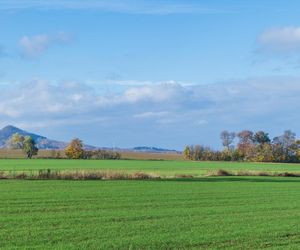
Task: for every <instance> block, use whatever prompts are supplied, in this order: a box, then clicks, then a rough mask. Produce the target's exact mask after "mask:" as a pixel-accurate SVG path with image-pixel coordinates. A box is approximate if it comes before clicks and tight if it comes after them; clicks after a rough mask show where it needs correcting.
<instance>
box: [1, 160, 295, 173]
mask: <svg viewBox="0 0 300 250" xmlns="http://www.w3.org/2000/svg"><path fill="white" fill-rule="evenodd" d="M39 169H53V170H95V169H96V170H115V171H128V172H135V171H143V172H146V173H154V174H158V175H161V176H167V177H168V176H174V175H176V174H192V175H194V176H202V175H205V174H206V173H207V172H208V171H210V170H218V169H225V170H231V171H239V170H250V171H269V172H300V164H285V163H248V162H192V161H145V160H55V159H32V160H27V159H0V171H31V170H39Z"/></svg>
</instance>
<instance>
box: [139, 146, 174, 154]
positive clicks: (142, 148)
mask: <svg viewBox="0 0 300 250" xmlns="http://www.w3.org/2000/svg"><path fill="white" fill-rule="evenodd" d="M133 151H137V152H151V153H179V152H178V151H176V150H173V149H165V148H156V147H146V146H140V147H135V148H133Z"/></svg>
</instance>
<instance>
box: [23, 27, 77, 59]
mask: <svg viewBox="0 0 300 250" xmlns="http://www.w3.org/2000/svg"><path fill="white" fill-rule="evenodd" d="M70 40H71V36H70V35H69V34H67V33H64V32H60V33H56V34H39V35H35V36H26V35H25V36H23V37H21V39H20V41H19V48H20V50H21V54H22V55H23V56H25V57H27V58H36V57H38V56H40V55H41V54H42V53H44V52H45V51H46V50H48V49H49V47H51V46H54V45H57V44H66V43H68V42H69V41H70Z"/></svg>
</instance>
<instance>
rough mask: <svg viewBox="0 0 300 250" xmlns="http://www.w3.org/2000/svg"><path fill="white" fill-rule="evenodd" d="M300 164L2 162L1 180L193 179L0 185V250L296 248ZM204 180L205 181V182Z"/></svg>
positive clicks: (2, 182)
mask: <svg viewBox="0 0 300 250" xmlns="http://www.w3.org/2000/svg"><path fill="white" fill-rule="evenodd" d="M221 168H222V169H226V170H230V171H238V170H251V171H269V172H272V171H273V172H286V171H288V172H300V164H267V163H264V164H262V163H237V162H191V161H142V160H119V161H113V160H110V161H109V160H45V159H33V160H24V159H10V160H9V159H6V160H4V159H2V160H0V172H1V171H37V170H39V169H53V170H94V169H97V170H117V171H127V172H134V171H143V172H146V173H147V172H148V173H157V174H159V175H161V176H166V177H168V176H173V177H174V176H175V175H176V174H193V175H194V176H198V178H191V179H176V178H175V179H161V180H140V181H138V180H122V181H121V180H113V181H108V180H102V181H99V180H98V181H91V180H88V181H70V180H69V181H65V180H0V193H1V196H0V197H1V202H0V249H199V248H200V249H220V248H227V249H260V248H270V249H299V245H300V226H299V225H300V192H299V190H300V178H288V177H203V175H205V174H206V173H207V171H210V170H217V169H221ZM201 176H202V177H201Z"/></svg>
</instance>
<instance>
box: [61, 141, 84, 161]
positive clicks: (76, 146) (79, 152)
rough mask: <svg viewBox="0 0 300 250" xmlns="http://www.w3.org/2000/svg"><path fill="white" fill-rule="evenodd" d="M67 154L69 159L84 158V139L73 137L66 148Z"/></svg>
mask: <svg viewBox="0 0 300 250" xmlns="http://www.w3.org/2000/svg"><path fill="white" fill-rule="evenodd" d="M65 154H66V156H67V157H68V158H69V159H82V158H83V156H84V149H83V143H82V141H81V140H79V139H78V138H75V139H73V140H72V141H71V142H70V144H69V145H68V146H67V147H66V148H65Z"/></svg>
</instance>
